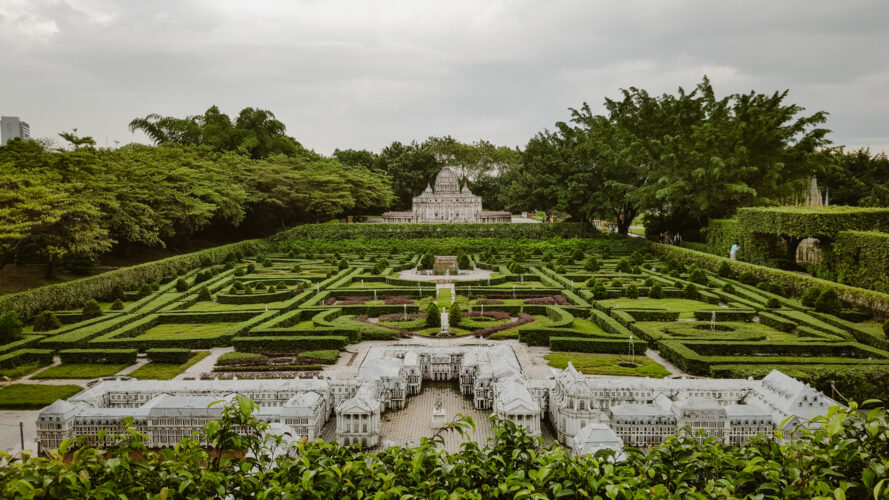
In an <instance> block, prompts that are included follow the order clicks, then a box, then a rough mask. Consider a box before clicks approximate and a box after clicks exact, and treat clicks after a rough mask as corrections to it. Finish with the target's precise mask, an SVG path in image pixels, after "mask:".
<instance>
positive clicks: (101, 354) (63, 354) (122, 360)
mask: <svg viewBox="0 0 889 500" xmlns="http://www.w3.org/2000/svg"><path fill="white" fill-rule="evenodd" d="M138 354H139V351H138V350H136V349H65V350H63V351H59V357H60V358H62V363H63V364H85V363H98V364H105V365H117V364H128V365H131V364H133V363H135V362H136V357H137V356H138Z"/></svg>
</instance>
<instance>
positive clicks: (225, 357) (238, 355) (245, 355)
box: [216, 352, 265, 363]
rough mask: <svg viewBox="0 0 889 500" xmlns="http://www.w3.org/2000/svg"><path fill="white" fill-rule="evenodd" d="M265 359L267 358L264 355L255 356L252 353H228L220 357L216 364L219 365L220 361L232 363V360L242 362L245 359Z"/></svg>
mask: <svg viewBox="0 0 889 500" xmlns="http://www.w3.org/2000/svg"><path fill="white" fill-rule="evenodd" d="M264 358H265V356H264V355H262V354H255V353H252V352H227V353H225V354H223V355H222V356H219V358H217V359H216V362H217V363H218V362H220V361H232V360H238V361H242V360H245V359H264Z"/></svg>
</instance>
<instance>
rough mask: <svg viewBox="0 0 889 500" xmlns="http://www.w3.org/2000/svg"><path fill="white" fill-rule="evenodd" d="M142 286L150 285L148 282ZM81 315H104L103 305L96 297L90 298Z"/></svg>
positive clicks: (83, 316)
mask: <svg viewBox="0 0 889 500" xmlns="http://www.w3.org/2000/svg"><path fill="white" fill-rule="evenodd" d="M142 286H143V287H146V286H148V283H146V284H144V285H142ZM149 288H150V287H149ZM149 293H151V292H149ZM80 315H81V317H82V318H83V319H90V318H98V317H99V316H101V315H102V307H101V306H100V305H99V303H98V302H96V301H95V299H90V300H88V301H86V302H85V303H84V304H83V310H82V311H81V312H80Z"/></svg>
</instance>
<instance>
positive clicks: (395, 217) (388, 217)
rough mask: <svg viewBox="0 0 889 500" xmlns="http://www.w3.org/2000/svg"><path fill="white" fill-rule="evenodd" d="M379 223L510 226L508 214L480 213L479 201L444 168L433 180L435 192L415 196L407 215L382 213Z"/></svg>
mask: <svg viewBox="0 0 889 500" xmlns="http://www.w3.org/2000/svg"><path fill="white" fill-rule="evenodd" d="M383 222H387V223H405V222H420V223H429V222H512V214H510V213H509V212H486V211H482V198H481V196H476V195H474V194H472V192H471V191H469V188H468V187H466V186H463V189H460V181H459V179H457V174H455V173H454V171H453V170H451V169H450V168H449V167H445V168H443V169H442V170H441V172H439V173H438V176H437V177H436V178H435V188H434V189H433V187H432V186H427V187H426V190H425V191H423V192H422V193H420V195H419V196H415V197H414V200H413V209H412V210H411V211H410V212H386V213H384V214H383Z"/></svg>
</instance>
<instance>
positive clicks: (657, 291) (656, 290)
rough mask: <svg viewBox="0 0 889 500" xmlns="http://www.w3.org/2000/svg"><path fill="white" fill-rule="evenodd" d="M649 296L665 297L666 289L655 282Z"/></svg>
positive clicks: (655, 297) (654, 297)
mask: <svg viewBox="0 0 889 500" xmlns="http://www.w3.org/2000/svg"><path fill="white" fill-rule="evenodd" d="M648 296H649V297H651V298H652V299H662V298H664V289H663V288H662V287H661V285H660V283H655V284H654V286H652V287H651V290H649V291H648Z"/></svg>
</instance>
